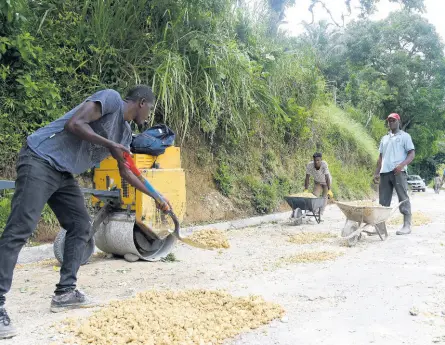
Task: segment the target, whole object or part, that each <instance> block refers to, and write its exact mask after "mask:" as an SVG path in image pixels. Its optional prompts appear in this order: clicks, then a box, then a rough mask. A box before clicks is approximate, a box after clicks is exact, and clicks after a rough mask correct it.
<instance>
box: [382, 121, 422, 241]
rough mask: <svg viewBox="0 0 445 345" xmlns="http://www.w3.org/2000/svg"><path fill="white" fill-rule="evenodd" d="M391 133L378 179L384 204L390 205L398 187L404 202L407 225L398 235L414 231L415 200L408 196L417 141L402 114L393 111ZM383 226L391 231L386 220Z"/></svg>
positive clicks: (385, 139)
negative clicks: (409, 170) (408, 173)
mask: <svg viewBox="0 0 445 345" xmlns="http://www.w3.org/2000/svg"><path fill="white" fill-rule="evenodd" d="M387 121H388V126H389V129H390V131H389V133H388V134H387V135H385V136H384V137H383V138H382V140H381V141H380V148H379V151H380V155H379V159H378V161H377V167H376V170H375V174H374V182H375V183H377V184H378V183H379V184H380V185H379V199H380V200H379V201H380V204H381V205H382V206H390V205H391V199H392V193H393V190H394V188H395V189H396V192H397V196H398V198H399V202H401V201H404V200H406V201H405V202H404V203H403V204H401V205H400V207H399V210H400V213H402V214H403V227H402V228H401V229H400V230H399V231H397V235H407V234H409V233H411V203H410V201H409V197H408V182H407V176H406V171H405V170H406V166H407V165H408V164H410V163H411V162H412V161H413V159H414V144H413V141H412V140H411V136H410V135H409V134H408V133H406V132H404V131H402V130H401V129H400V116H399V114H395V113H393V114H390V115H389V116H388V118H387ZM379 230H381V231H382V232H383V233H384V234H387V231H386V226H385V224H384V223H382V224H380V225H379Z"/></svg>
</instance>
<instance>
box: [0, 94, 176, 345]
mask: <svg viewBox="0 0 445 345" xmlns="http://www.w3.org/2000/svg"><path fill="white" fill-rule="evenodd" d="M153 104H154V95H153V92H152V90H151V88H150V87H148V86H145V85H140V86H136V87H134V88H132V89H131V90H130V91H129V92H128V94H127V96H126V97H125V99H122V98H121V96H120V95H119V93H118V92H116V91H114V90H102V91H99V92H96V93H95V94H94V95H92V96H90V97H88V98H87V99H86V100H85V101H84V102H82V103H81V104H79V105H78V106H77V107H75V108H74V109H72V110H70V111H69V112H68V113H66V114H65V115H64V116H62V117H61V118H59V119H57V120H55V121H54V122H52V123H50V124H49V125H47V126H45V127H43V128H40V129H39V130H37V131H36V132H35V133H33V134H31V135H30V136H29V137H28V138H27V143H26V144H25V146H24V147H23V148H22V150H21V152H20V154H19V157H18V161H17V180H16V189H15V192H14V197H13V199H12V203H11V214H10V216H9V218H8V221H7V224H6V226H5V229H4V231H3V234H2V236H1V238H0V339H2V338H10V337H13V336H14V335H15V334H16V331H15V328H14V327H13V325H12V324H11V320H10V318H9V316H8V314H7V313H6V310H5V308H4V304H5V294H6V293H7V292H8V291H9V290H10V288H11V283H12V275H13V271H14V267H15V265H16V263H17V258H18V255H19V252H20V250H21V249H22V247H23V245H24V244H25V243H26V241H27V240H28V238H29V237H30V236H31V234H32V232H33V231H34V229H35V227H36V225H37V222H38V220H39V218H40V214H41V213H42V210H43V207H44V206H45V204H46V203H48V205H49V206H50V207H51V209H52V210H53V211H54V213H55V215H56V216H57V219H58V220H59V223H60V225H61V226H62V227H63V228H64V229H65V230H66V231H67V234H66V239H65V248H64V256H63V263H62V267H61V269H60V281H59V283H58V284H57V285H56V290H55V292H54V293H55V295H54V296H53V298H52V301H51V311H53V312H57V311H62V310H65V309H69V308H78V307H82V306H85V305H86V304H89V301H88V299H87V298H86V296H85V295H84V294H83V293H82V292H80V291H78V290H77V289H76V281H77V271H78V270H79V267H80V264H81V259H82V255H83V252H84V250H85V246H86V244H87V242H88V240H89V236H90V235H89V234H90V228H91V222H90V217H89V215H88V212H87V209H86V207H85V203H84V198H83V194H82V192H81V190H80V188H79V185H78V184H77V181H76V180H75V178H74V176H73V174H80V173H82V172H85V171H86V170H88V169H90V168H92V167H94V166H95V165H97V164H99V163H100V162H101V161H102V160H103V159H104V158H106V157H107V156H110V155H112V156H113V157H114V158H115V159H116V160H117V161H118V166H119V171H120V175H121V177H122V178H123V179H125V180H126V181H127V182H128V183H129V184H131V185H132V186H134V187H135V188H137V189H138V190H140V191H141V192H143V193H145V194H148V195H150V196H152V197H154V196H153V195H152V193H151V192H150V191H148V190H147V188H146V187H145V186H144V184H143V183H142V182H141V181H139V179H138V178H137V177H136V176H135V175H133V173H131V171H130V170H129V169H128V168H127V167H126V166H125V162H124V158H123V154H124V152H130V143H131V128H130V125H129V124H128V122H130V121H134V122H135V123H136V124H137V125H143V124H144V122H145V121H146V120H147V118H148V116H149V114H150V112H151V111H152V109H153ZM161 203H162V204H160V205H158V206H159V207H160V208H161V209H163V210H164V211H167V210H168V209H169V205H168V201H167V200H163V201H162V202H161Z"/></svg>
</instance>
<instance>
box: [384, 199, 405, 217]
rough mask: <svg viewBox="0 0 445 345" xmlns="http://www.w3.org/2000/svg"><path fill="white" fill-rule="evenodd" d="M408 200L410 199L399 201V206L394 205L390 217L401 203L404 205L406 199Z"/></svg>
mask: <svg viewBox="0 0 445 345" xmlns="http://www.w3.org/2000/svg"><path fill="white" fill-rule="evenodd" d="M408 200H409V199H405V200H403V201H401V202H399V204H398V205H397V206H394V207H393V209H392V210H391V213H390V216H389V218H390V217H392V215H393V214H394V212H395V211H396V210H397V209H398V208H399V207H400V205H402V204H403V203H404V202H406V201H408Z"/></svg>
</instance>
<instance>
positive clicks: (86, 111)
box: [64, 102, 130, 161]
mask: <svg viewBox="0 0 445 345" xmlns="http://www.w3.org/2000/svg"><path fill="white" fill-rule="evenodd" d="M101 116H102V114H101V106H100V104H98V103H96V102H85V103H83V104H82V105H81V106H80V108H79V109H78V110H77V111H76V113H75V114H74V115H73V116H72V117H71V118H70V119H69V120H68V121H67V122H66V124H65V128H64V129H65V130H66V131H68V132H70V133H72V134H74V135H76V136H78V137H79V138H81V139H82V140H85V141H88V142H90V143H92V144H96V145H101V146H104V147H106V148H107V149H108V150H110V153H111V155H112V156H113V158H114V159H116V160H118V161H122V160H123V159H124V157H123V153H124V152H130V150H129V149H128V148H126V147H125V146H123V145H121V144H118V143H115V142H114V141H111V140H108V139H106V138H104V137H102V136H100V135H98V134H97V133H95V132H94V131H93V129H92V128H91V126H90V125H89V124H90V123H91V122H94V121H96V120H99V119H100V117H101Z"/></svg>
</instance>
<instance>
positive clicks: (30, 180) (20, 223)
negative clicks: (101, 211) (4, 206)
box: [0, 146, 91, 305]
mask: <svg viewBox="0 0 445 345" xmlns="http://www.w3.org/2000/svg"><path fill="white" fill-rule="evenodd" d="M46 203H48V205H49V206H50V207H51V209H52V210H53V211H54V213H55V215H56V216H57V219H58V220H59V223H60V225H61V226H62V227H63V228H64V229H65V230H66V231H67V234H66V239H65V248H64V258H63V264H62V267H61V269H60V282H59V284H57V285H56V291H55V293H56V294H60V293H63V292H66V291H70V290H73V289H75V287H76V281H77V271H78V270H79V267H80V263H81V258H82V253H83V251H84V250H85V246H86V243H87V241H88V238H89V233H90V227H91V223H90V217H89V215H88V212H87V209H86V207H85V202H84V198H83V194H82V192H81V190H80V188H79V185H78V184H77V181H76V180H75V179H74V177H73V175H72V174H70V173H66V172H60V171H57V170H55V169H54V168H52V167H51V165H49V163H48V162H47V161H45V160H44V159H42V158H40V157H39V156H37V155H36V154H35V153H34V152H33V151H31V149H29V148H28V147H27V146H25V147H24V148H23V149H22V150H21V152H20V154H19V158H18V162H17V180H16V185H15V192H14V197H13V199H12V203H11V213H10V215H9V218H8V221H7V223H6V227H5V230H4V231H3V234H2V236H1V238H0V305H3V304H4V303H5V294H6V293H7V292H8V291H9V290H10V288H11V283H12V275H13V271H14V267H15V265H16V263H17V258H18V255H19V252H20V250H21V249H22V247H23V245H24V244H25V243H26V241H27V240H28V238H29V237H30V236H31V234H32V232H33V231H34V229H35V228H36V226H37V222H38V221H39V218H40V215H41V213H42V210H43V207H44V206H45V204H46Z"/></svg>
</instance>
